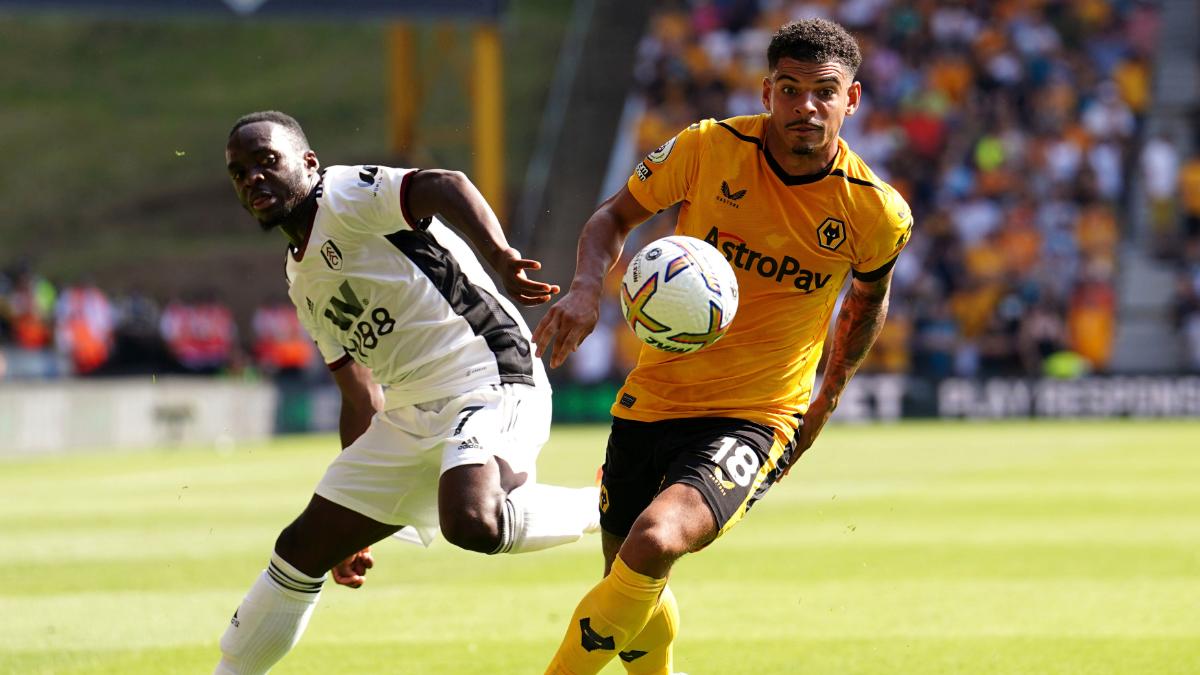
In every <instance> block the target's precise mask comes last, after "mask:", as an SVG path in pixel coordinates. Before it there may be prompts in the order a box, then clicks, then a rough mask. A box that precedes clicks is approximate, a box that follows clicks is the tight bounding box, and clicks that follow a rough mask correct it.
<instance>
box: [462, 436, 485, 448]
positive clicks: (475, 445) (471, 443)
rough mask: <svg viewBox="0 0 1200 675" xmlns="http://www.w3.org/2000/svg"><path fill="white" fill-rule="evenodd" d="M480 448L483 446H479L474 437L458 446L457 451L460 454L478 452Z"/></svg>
mask: <svg viewBox="0 0 1200 675" xmlns="http://www.w3.org/2000/svg"><path fill="white" fill-rule="evenodd" d="M482 447H483V446H482V445H480V444H479V440H478V439H477V438H475V437H474V436H472V437H470V438H468V439H467V440H465V441H463V442H462V443H459V444H458V449H459V451H460V452H461V451H463V450H478V449H479V448H482Z"/></svg>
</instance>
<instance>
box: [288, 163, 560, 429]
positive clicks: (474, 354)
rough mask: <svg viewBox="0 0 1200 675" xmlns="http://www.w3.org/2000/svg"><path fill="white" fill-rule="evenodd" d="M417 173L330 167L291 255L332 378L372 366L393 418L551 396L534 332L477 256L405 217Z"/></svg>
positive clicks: (296, 299) (295, 291) (309, 325)
mask: <svg viewBox="0 0 1200 675" xmlns="http://www.w3.org/2000/svg"><path fill="white" fill-rule="evenodd" d="M415 171H417V170H415V169H395V168H389V167H385V166H331V167H328V168H327V169H325V172H324V179H323V181H322V184H321V185H320V186H319V187H318V188H317V189H318V194H317V210H316V214H315V216H314V218H313V222H312V227H311V229H310V231H309V234H308V237H307V238H306V239H305V240H304V243H303V244H302V245H301V246H299V247H289V251H288V255H287V279H288V285H289V289H288V295H289V296H290V297H291V299H292V302H293V303H295V305H296V311H297V312H298V314H299V316H300V322H301V323H302V324H303V325H304V327H305V329H306V330H308V332H309V334H310V335H312V337H313V339H314V340H315V341H316V343H317V347H318V348H319V349H320V351H321V355H322V356H323V357H324V359H325V362H326V363H327V364H329V366H330V368H331V369H332V368H336V367H338V366H340V365H342V364H344V363H345V362H346V361H347V360H349V359H353V360H355V361H357V362H359V363H361V364H362V365H364V366H366V367H367V368H369V369H370V370H371V373H372V376H373V377H374V379H375V381H376V382H378V383H379V384H381V385H383V388H384V394H385V396H386V398H387V405H388V407H389V408H394V407H399V406H404V405H411V404H413V403H420V402H423V401H431V400H434V399H438V398H443V397H446V396H453V395H457V394H460V393H463V392H466V391H469V390H471V389H474V388H476V387H479V386H483V385H487V384H500V383H523V384H530V385H533V384H538V385H543V386H548V385H547V384H546V374H545V370H544V368H543V367H542V363H541V360H540V359H537V358H535V357H534V356H533V353H532V350H531V349H530V333H529V328H528V327H527V326H526V325H525V322H524V321H523V320H522V319H521V315H520V314H518V313H517V311H516V308H515V307H513V305H512V303H511V302H509V301H508V299H507V298H505V297H503V296H502V295H501V294H500V293H499V292H497V290H496V286H495V284H493V283H492V280H491V278H490V277H489V276H488V275H487V272H485V271H484V269H483V266H482V265H481V264H480V262H479V260H478V258H476V257H475V253H474V251H473V250H472V249H471V247H470V246H468V245H467V243H466V242H465V241H463V240H462V238H460V237H459V236H458V235H457V234H455V233H454V232H453V231H451V230H450V228H448V227H446V225H444V224H443V223H441V222H440V221H438V220H436V219H425V220H422V221H419V222H418V221H414V220H413V218H412V216H411V214H409V213H407V206H406V204H407V201H406V193H405V190H406V189H407V187H408V179H409V178H410V177H411V176H412V174H413V173H415Z"/></svg>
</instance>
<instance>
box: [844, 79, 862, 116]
mask: <svg viewBox="0 0 1200 675" xmlns="http://www.w3.org/2000/svg"><path fill="white" fill-rule="evenodd" d="M846 98H847V101H846V115H853V114H854V113H855V111H857V110H858V104H859V103H860V102H861V101H862V83H861V82H859V81H858V80H855V81H853V82H851V83H850V88H849V89H847V90H846Z"/></svg>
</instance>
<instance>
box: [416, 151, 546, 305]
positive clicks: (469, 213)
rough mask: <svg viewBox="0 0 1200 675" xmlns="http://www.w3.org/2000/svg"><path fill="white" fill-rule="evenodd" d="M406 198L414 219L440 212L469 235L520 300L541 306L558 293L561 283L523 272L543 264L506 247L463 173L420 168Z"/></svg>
mask: <svg viewBox="0 0 1200 675" xmlns="http://www.w3.org/2000/svg"><path fill="white" fill-rule="evenodd" d="M405 197H406V198H407V200H408V203H407V207H408V212H409V213H411V214H412V216H413V217H414V218H416V219H418V220H420V219H423V218H428V217H429V216H435V215H436V216H439V217H440V218H441V219H442V220H444V221H446V222H447V223H449V224H450V225H451V226H453V227H454V229H456V230H458V231H459V232H461V233H463V234H464V235H466V237H467V238H468V239H470V240H471V243H472V244H474V245H475V250H476V251H478V252H479V255H480V256H482V257H483V258H484V259H485V260H487V262H488V264H489V265H491V266H492V269H494V270H496V272H497V273H498V274H499V275H500V279H501V282H502V283H503V284H504V290H505V291H506V292H507V293H508V295H509V296H510V297H511V298H513V299H514V300H516V301H517V302H520V303H521V304H523V305H540V304H542V303H544V302H548V301H549V300H550V296H551V295H553V294H555V293H558V290H559V289H558V286H555V285H552V284H547V283H544V282H541V281H535V280H533V279H530V278H529V277H527V276H525V270H537V269H541V268H542V264H541V263H540V262H538V261H536V260H533V259H530V258H522V257H521V252H520V251H518V250H517V249H515V248H512V247H511V246H509V245H508V239H507V238H506V237H505V236H504V230H503V229H502V228H501V227H500V221H499V220H498V219H497V218H496V214H495V213H494V212H493V211H492V207H491V206H489V205H488V203H487V200H485V199H484V198H483V195H482V194H480V192H479V189H478V188H476V187H475V184H474V183H472V182H471V181H470V179H468V178H467V177H466V175H465V174H463V173H460V172H458V171H445V170H441V169H429V170H426V171H418V172H416V173H414V174H412V177H411V178H410V179H409V186H408V191H407V194H406V195H405Z"/></svg>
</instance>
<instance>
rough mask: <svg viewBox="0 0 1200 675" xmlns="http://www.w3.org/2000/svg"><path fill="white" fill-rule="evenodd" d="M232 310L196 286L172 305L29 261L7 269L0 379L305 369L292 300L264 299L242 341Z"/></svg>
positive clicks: (311, 354) (295, 372) (1, 274)
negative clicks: (69, 279)
mask: <svg viewBox="0 0 1200 675" xmlns="http://www.w3.org/2000/svg"><path fill="white" fill-rule="evenodd" d="M242 335H245V333H244V332H240V331H239V330H238V327H237V322H236V321H235V316H234V312H233V311H232V310H231V309H230V307H228V306H227V305H226V304H224V303H222V302H221V301H220V300H218V299H217V298H216V297H213V296H206V295H204V294H196V295H193V296H190V297H184V298H178V299H172V300H170V301H168V302H167V303H166V304H165V305H164V304H160V303H159V302H158V301H157V300H155V299H154V298H153V297H151V296H150V295H148V294H146V293H138V292H134V293H129V294H125V295H113V294H110V293H107V292H106V291H104V290H103V289H101V288H100V287H99V286H97V285H96V284H95V283H94V282H92V281H88V280H84V281H80V282H78V283H74V284H64V285H57V284H55V283H54V282H53V281H51V280H50V279H47V278H46V277H45V276H43V275H41V274H38V273H37V272H36V271H34V270H33V269H32V268H31V267H30V266H29V265H26V264H19V265H16V266H14V267H13V268H12V269H9V270H4V271H0V380H3V379H35V378H55V377H68V376H87V375H135V374H154V375H161V374H169V373H193V374H204V375H214V374H232V375H238V376H253V375H256V374H259V373H262V374H268V375H282V376H300V375H303V374H305V373H306V372H311V370H312V369H313V368H314V366H317V367H319V365H320V364H319V360H318V359H317V357H316V349H315V347H314V346H313V344H312V341H311V340H310V339H309V338H308V336H307V335H306V334H305V332H304V329H303V328H302V327H301V326H300V322H299V320H298V319H297V318H296V311H295V309H294V308H293V307H292V305H291V303H289V302H288V301H287V300H286V299H283V300H282V301H281V302H280V303H277V304H270V305H264V306H261V307H258V308H257V309H255V310H254V313H253V316H252V317H251V320H250V330H249V339H248V340H242V339H241V336H242Z"/></svg>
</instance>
